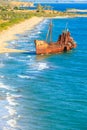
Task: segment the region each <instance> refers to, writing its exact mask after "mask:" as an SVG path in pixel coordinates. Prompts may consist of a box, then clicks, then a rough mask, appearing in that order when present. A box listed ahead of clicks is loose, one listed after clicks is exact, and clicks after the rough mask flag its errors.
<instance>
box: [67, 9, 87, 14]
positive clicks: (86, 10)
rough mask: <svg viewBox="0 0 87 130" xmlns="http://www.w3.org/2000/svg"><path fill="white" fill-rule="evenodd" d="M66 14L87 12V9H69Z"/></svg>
mask: <svg viewBox="0 0 87 130" xmlns="http://www.w3.org/2000/svg"><path fill="white" fill-rule="evenodd" d="M66 12H73V13H76V12H83V13H84V12H87V9H83V10H82V9H67V11H66Z"/></svg>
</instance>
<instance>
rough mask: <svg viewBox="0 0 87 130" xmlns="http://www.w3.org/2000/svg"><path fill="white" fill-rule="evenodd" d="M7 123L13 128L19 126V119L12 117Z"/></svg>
mask: <svg viewBox="0 0 87 130" xmlns="http://www.w3.org/2000/svg"><path fill="white" fill-rule="evenodd" d="M7 124H8V125H9V126H10V127H13V128H15V127H17V121H16V120H15V119H10V120H9V121H7Z"/></svg>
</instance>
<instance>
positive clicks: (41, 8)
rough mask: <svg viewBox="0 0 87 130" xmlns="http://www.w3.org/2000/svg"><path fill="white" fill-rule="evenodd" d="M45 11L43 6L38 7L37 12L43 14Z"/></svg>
mask: <svg viewBox="0 0 87 130" xmlns="http://www.w3.org/2000/svg"><path fill="white" fill-rule="evenodd" d="M43 11H44V7H43V6H42V5H41V4H38V5H37V12H43Z"/></svg>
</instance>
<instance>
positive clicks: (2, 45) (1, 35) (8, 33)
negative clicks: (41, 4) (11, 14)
mask: <svg viewBox="0 0 87 130" xmlns="http://www.w3.org/2000/svg"><path fill="white" fill-rule="evenodd" d="M78 17H87V16H82V15H78V16H75V17H70V16H56V17H36V16H34V17H32V18H30V19H27V20H25V21H23V22H21V23H18V24H15V25H13V26H12V27H9V28H8V29H7V30H3V31H2V32H0V53H17V52H27V51H26V50H18V49H12V48H8V42H9V41H11V40H14V39H17V38H18V37H17V36H16V34H22V33H24V32H25V31H27V30H31V29H33V28H34V26H36V25H38V24H39V23H40V22H42V21H43V20H44V19H47V18H48V19H49V18H54V19H57V18H58V19H63V18H78Z"/></svg>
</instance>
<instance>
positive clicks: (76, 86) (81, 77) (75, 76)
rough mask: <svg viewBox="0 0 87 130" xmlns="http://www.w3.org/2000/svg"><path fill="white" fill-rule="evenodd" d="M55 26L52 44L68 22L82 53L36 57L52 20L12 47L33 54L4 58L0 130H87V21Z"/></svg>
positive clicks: (0, 61) (20, 37) (57, 22)
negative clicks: (36, 40)
mask: <svg viewBox="0 0 87 130" xmlns="http://www.w3.org/2000/svg"><path fill="white" fill-rule="evenodd" d="M52 21H53V41H56V40H57V39H58V36H59V34H61V33H62V31H63V30H64V29H65V26H66V23H68V29H69V30H70V32H71V35H72V37H73V38H74V40H75V41H76V43H77V48H75V49H73V50H71V51H69V52H67V53H60V54H54V55H48V56H37V55H36V54H35V45H34V40H35V39H41V40H43V39H45V38H46V33H47V30H48V25H49V23H50V19H45V20H44V21H43V22H42V23H40V24H39V25H37V26H35V28H34V29H32V30H31V31H26V32H25V33H24V34H17V36H18V39H17V40H13V41H10V42H9V47H11V48H16V49H23V50H24V49H25V50H27V51H28V53H12V54H10V53H5V54H0V130H87V18H71V19H70V18H66V19H53V20H52Z"/></svg>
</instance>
